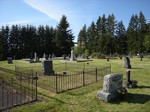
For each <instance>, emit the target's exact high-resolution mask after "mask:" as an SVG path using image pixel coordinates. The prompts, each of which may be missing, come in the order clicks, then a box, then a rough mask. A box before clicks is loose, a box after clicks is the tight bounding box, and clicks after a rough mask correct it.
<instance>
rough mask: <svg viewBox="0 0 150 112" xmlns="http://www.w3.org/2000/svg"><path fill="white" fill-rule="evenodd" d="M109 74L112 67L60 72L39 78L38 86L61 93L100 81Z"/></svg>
mask: <svg viewBox="0 0 150 112" xmlns="http://www.w3.org/2000/svg"><path fill="white" fill-rule="evenodd" d="M109 73H111V66H107V67H103V68H94V69H93V70H82V71H80V72H79V71H78V72H59V73H55V74H54V75H51V76H38V79H39V80H38V86H39V87H41V88H44V89H47V90H50V91H52V92H54V93H61V92H64V91H67V90H70V89H75V88H79V87H81V86H85V85H88V84H91V83H94V82H97V81H100V80H102V79H103V76H104V75H106V74H109Z"/></svg>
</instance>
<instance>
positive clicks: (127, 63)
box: [124, 57, 131, 68]
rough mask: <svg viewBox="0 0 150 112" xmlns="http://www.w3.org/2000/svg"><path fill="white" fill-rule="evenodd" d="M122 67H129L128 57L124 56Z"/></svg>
mask: <svg viewBox="0 0 150 112" xmlns="http://www.w3.org/2000/svg"><path fill="white" fill-rule="evenodd" d="M124 68H131V65H130V59H129V57H125V58H124Z"/></svg>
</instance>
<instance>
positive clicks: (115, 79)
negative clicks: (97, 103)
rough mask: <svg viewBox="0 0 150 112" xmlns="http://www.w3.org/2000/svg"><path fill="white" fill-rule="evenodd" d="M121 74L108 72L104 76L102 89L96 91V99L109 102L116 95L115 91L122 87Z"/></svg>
mask: <svg viewBox="0 0 150 112" xmlns="http://www.w3.org/2000/svg"><path fill="white" fill-rule="evenodd" d="M122 82H123V75H122V74H108V75H106V76H104V82H103V90H101V91H98V93H97V97H98V99H100V100H102V101H105V102H109V101H112V100H114V99H116V98H117V97H118V94H116V91H117V90H118V89H121V88H122Z"/></svg>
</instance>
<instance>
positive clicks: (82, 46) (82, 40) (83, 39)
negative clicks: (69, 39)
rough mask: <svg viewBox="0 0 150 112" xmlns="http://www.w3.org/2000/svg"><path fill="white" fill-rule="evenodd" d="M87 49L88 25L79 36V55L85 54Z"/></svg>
mask: <svg viewBox="0 0 150 112" xmlns="http://www.w3.org/2000/svg"><path fill="white" fill-rule="evenodd" d="M86 49H87V29H86V25H84V26H83V28H82V29H81V30H80V32H79V35H78V47H77V52H78V54H83V53H84V51H85V50H86Z"/></svg>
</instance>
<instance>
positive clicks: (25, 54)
mask: <svg viewBox="0 0 150 112" xmlns="http://www.w3.org/2000/svg"><path fill="white" fill-rule="evenodd" d="M73 40H74V36H73V33H72V31H71V30H70V29H69V23H68V21H67V17H66V16H64V15H63V16H62V18H61V20H60V22H59V24H58V25H57V27H56V28H53V27H50V26H48V25H46V26H42V25H40V26H38V27H35V26H32V25H26V26H21V25H12V26H11V27H9V26H8V25H6V26H2V27H1V29H0V60H4V59H6V58H7V57H9V56H11V57H14V56H15V57H16V59H20V58H30V57H31V54H33V53H37V54H38V56H39V57H42V56H43V54H44V53H45V54H47V55H49V54H51V55H52V54H55V55H56V56H62V54H70V52H71V48H72V47H73V46H74V43H73Z"/></svg>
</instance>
